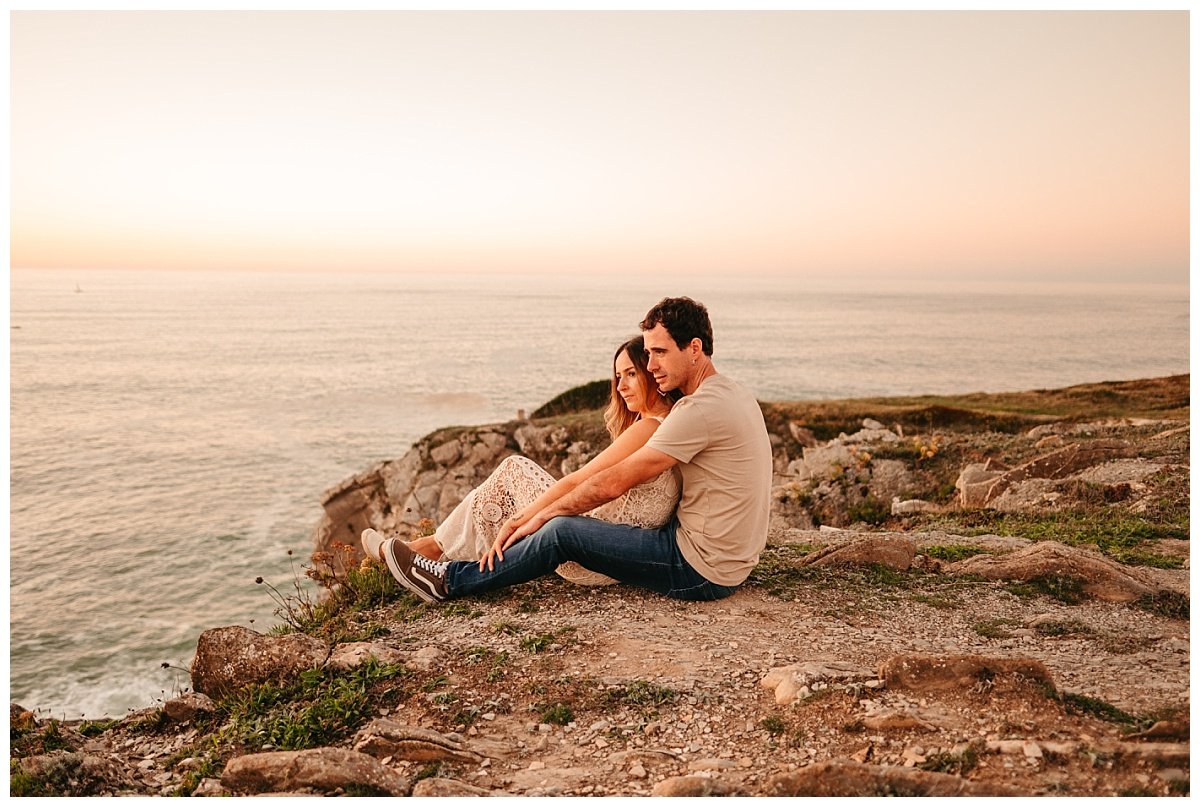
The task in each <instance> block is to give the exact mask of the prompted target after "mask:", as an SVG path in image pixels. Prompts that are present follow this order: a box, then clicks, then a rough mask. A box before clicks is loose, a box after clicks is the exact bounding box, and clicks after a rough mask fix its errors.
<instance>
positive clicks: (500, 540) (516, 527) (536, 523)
mask: <svg viewBox="0 0 1200 807" xmlns="http://www.w3.org/2000/svg"><path fill="white" fill-rule="evenodd" d="M545 523H546V520H545V519H544V518H540V517H538V516H535V517H533V518H530V519H526V520H525V521H524V523H521V522H519V521H517V520H516V519H512V518H510V519H509V520H508V521H506V522H504V526H503V527H501V528H500V534H499V535H497V536H496V540H495V541H494V542H493V543H492V548H491V549H489V550H488V552H487V554H486V555H484V556H483V557H482V558H480V559H479V571H481V572H484V571H487V572H490V571H493V570H494V569H495V568H496V561H498V560H501V561H502V560H504V550H506V549H508V548H509V547H510V546H512V545H513V544H515V543H516V542H517V541H520V540H521V539H522V538H525V537H526V536H528V535H530V534H532V533H534V532H536V531H537V530H538V529H539V528H540V527H541V526H542V524H545Z"/></svg>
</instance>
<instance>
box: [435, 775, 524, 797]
mask: <svg viewBox="0 0 1200 807" xmlns="http://www.w3.org/2000/svg"><path fill="white" fill-rule="evenodd" d="M412 794H413V796H415V797H417V798H424V797H430V796H507V795H508V794H507V793H505V792H504V791H502V790H487V789H486V788H482V787H475V786H474V785H469V784H467V783H466V782H460V781H459V780H457V779H442V778H439V777H436V776H434V777H430V778H428V779H422V780H421V781H419V782H417V783H416V784H415V785H413V789H412Z"/></svg>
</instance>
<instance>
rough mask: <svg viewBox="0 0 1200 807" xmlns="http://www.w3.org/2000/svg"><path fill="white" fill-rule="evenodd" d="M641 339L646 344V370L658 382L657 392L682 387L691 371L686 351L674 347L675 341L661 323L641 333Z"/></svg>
mask: <svg viewBox="0 0 1200 807" xmlns="http://www.w3.org/2000/svg"><path fill="white" fill-rule="evenodd" d="M642 339H643V340H645V343H646V356H647V361H646V369H648V370H649V371H650V374H651V375H652V376H654V380H655V381H656V382H658V389H659V391H660V392H670V391H671V390H673V389H679V388H680V387H681V386H683V384H684V382H686V381H687V379H688V373H689V371H690V370H691V361H690V360H689V359H688V356H689V355H690V354H689V353H688V351H687V350H680V349H679V348H678V347H676V345H675V340H674V339H672V338H671V334H670V333H668V332H667V329H666V328H664V327H663V325H662V323H661V322H660V323H658V324H657V325H655V326H654V327H653V328H652V329H651V330H649V331H643V332H642Z"/></svg>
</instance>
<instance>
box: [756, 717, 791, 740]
mask: <svg viewBox="0 0 1200 807" xmlns="http://www.w3.org/2000/svg"><path fill="white" fill-rule="evenodd" d="M758 725H759V726H761V727H762V729H763V730H764V731H765V732H767V734H776V735H778V734H783V733H785V732H786V731H787V730H788V726H787V723H786V722H785V721H784V719H783V718H782V717H780V716H779V715H767V716H766V717H764V718H763V719H762V720H760V721H758Z"/></svg>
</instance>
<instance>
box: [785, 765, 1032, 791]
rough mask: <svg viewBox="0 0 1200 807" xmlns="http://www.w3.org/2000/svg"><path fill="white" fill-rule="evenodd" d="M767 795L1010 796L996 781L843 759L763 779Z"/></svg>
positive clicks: (1004, 787) (1005, 788)
mask: <svg viewBox="0 0 1200 807" xmlns="http://www.w3.org/2000/svg"><path fill="white" fill-rule="evenodd" d="M766 793H767V795H770V796H1013V795H1017V791H1015V790H1013V789H1011V788H1009V787H1007V786H1005V785H1000V784H992V783H987V782H971V781H968V780H966V779H963V778H961V777H958V776H952V775H950V774H947V773H933V772H932V771H923V770H918V769H916V768H904V767H898V766H892V765H868V764H864V763H860V762H852V761H850V760H847V759H833V760H829V761H828V762H818V763H816V764H815V765H809V766H807V767H804V768H801V769H799V770H797V771H791V772H788V773H780V774H776V775H775V776H772V777H771V778H770V779H768V780H767V784H766Z"/></svg>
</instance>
